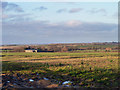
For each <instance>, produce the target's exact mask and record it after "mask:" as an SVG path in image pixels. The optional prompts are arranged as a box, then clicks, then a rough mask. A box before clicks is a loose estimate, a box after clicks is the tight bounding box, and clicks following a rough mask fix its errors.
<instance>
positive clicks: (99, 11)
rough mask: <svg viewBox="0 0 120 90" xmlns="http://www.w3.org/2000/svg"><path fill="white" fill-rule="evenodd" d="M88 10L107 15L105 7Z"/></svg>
mask: <svg viewBox="0 0 120 90" xmlns="http://www.w3.org/2000/svg"><path fill="white" fill-rule="evenodd" d="M88 12H90V13H93V14H95V13H103V15H104V16H106V15H107V11H106V10H105V9H103V8H101V9H96V8H93V9H91V10H89V11H88Z"/></svg>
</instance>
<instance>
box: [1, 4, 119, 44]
mask: <svg viewBox="0 0 120 90" xmlns="http://www.w3.org/2000/svg"><path fill="white" fill-rule="evenodd" d="M111 41H118V3H117V2H2V44H3V45H4V44H49V43H89V42H111Z"/></svg>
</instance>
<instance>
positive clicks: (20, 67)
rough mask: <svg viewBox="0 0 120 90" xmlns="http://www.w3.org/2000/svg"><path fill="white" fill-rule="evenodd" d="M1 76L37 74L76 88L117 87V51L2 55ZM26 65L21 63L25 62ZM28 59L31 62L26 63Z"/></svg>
mask: <svg viewBox="0 0 120 90" xmlns="http://www.w3.org/2000/svg"><path fill="white" fill-rule="evenodd" d="M2 55H3V62H2V70H3V72H2V73H6V74H11V75H12V74H14V73H20V74H28V75H30V74H31V73H39V74H40V76H41V77H47V78H49V79H55V80H58V81H62V82H63V81H66V80H69V81H72V82H73V84H74V85H79V86H80V87H117V86H118V81H117V80H118V76H119V74H118V69H117V66H118V65H117V64H118V63H117V59H118V58H117V57H118V53H117V52H104V53H103V52H93V53H88V52H86V53H68V52H66V53H25V52H23V53H2ZM27 60H28V62H25V61H27ZM29 60H31V61H32V62H30V61H29Z"/></svg>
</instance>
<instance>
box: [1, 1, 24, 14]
mask: <svg viewBox="0 0 120 90" xmlns="http://www.w3.org/2000/svg"><path fill="white" fill-rule="evenodd" d="M2 9H3V12H4V11H14V12H24V10H23V9H22V8H21V7H20V6H19V5H17V4H14V3H8V2H2Z"/></svg>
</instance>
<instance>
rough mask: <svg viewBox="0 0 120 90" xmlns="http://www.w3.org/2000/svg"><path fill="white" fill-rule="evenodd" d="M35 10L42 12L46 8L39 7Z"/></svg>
mask: <svg viewBox="0 0 120 90" xmlns="http://www.w3.org/2000/svg"><path fill="white" fill-rule="evenodd" d="M35 10H39V11H43V10H47V8H46V7H44V6H41V7H38V8H35Z"/></svg>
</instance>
